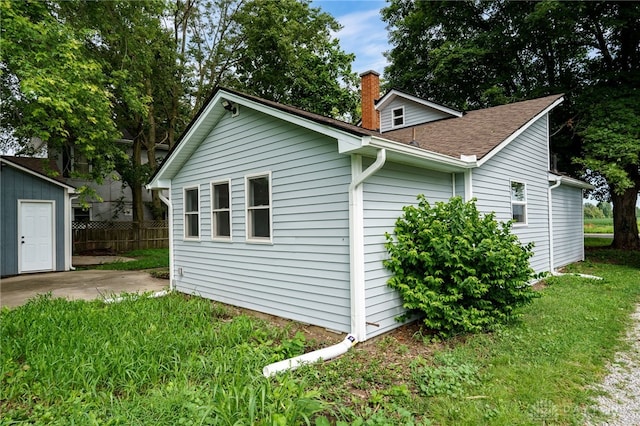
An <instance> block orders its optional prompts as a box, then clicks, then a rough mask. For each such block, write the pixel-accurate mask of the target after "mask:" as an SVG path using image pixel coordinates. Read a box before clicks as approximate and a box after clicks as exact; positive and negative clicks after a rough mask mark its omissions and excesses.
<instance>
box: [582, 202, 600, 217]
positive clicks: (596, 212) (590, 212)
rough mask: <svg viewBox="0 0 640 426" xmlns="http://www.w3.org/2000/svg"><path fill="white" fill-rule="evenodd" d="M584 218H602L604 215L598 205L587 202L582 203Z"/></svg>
mask: <svg viewBox="0 0 640 426" xmlns="http://www.w3.org/2000/svg"><path fill="white" fill-rule="evenodd" d="M583 212H584V218H585V219H604V218H605V215H604V213H602V210H600V209H599V208H598V207H596V206H594V205H593V204H591V203H587V204H585V205H584V209H583Z"/></svg>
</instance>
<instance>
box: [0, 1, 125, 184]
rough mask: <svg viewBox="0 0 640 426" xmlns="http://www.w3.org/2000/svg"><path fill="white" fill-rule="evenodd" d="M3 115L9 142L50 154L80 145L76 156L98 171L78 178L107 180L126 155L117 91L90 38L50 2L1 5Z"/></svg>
mask: <svg viewBox="0 0 640 426" xmlns="http://www.w3.org/2000/svg"><path fill="white" fill-rule="evenodd" d="M0 5H1V8H2V17H1V19H2V20H1V23H0V27H1V28H2V37H0V62H1V63H2V67H1V70H0V82H1V84H0V88H1V89H0V93H1V95H2V102H3V106H2V109H1V111H0V118H1V119H2V123H3V126H5V130H7V131H5V132H2V135H1V137H2V143H3V144H4V145H7V144H10V143H11V141H12V140H14V139H15V140H17V141H18V144H19V148H25V146H29V143H30V142H31V140H32V138H38V139H40V140H41V141H44V142H45V143H46V144H47V146H48V148H49V153H50V154H51V153H52V152H58V153H60V152H62V150H63V147H64V146H65V144H67V143H69V142H71V143H73V144H74V145H75V147H76V151H75V154H76V155H81V156H83V157H85V158H86V159H87V160H88V161H89V162H90V164H91V165H92V167H91V169H90V171H89V170H87V171H86V172H85V173H84V174H83V175H80V174H79V173H77V172H76V175H77V176H76V177H81V178H84V179H90V180H94V179H95V180H97V181H101V179H102V178H104V177H105V176H106V175H107V174H108V173H110V172H111V170H113V167H114V162H115V160H116V159H117V158H119V157H120V156H122V153H121V152H120V150H119V149H118V148H117V147H115V146H114V144H113V140H114V139H116V138H117V137H118V132H117V127H116V125H115V122H114V120H113V110H112V103H113V101H114V93H113V92H112V91H111V90H110V88H109V81H108V79H107V77H106V76H105V74H104V70H103V69H102V65H101V64H100V62H98V61H96V60H94V59H93V58H91V56H90V55H88V53H87V50H86V49H85V48H84V46H83V43H82V39H83V37H84V33H83V32H82V31H80V30H78V29H76V28H73V27H71V26H69V25H65V24H63V23H62V22H60V21H59V20H58V19H56V15H57V10H56V8H55V5H53V4H52V3H50V2H38V1H25V2H22V1H8V0H2V2H0Z"/></svg>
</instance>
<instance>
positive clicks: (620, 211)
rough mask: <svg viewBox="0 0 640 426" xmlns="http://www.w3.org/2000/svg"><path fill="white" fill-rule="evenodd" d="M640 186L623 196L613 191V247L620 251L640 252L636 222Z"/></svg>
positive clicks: (629, 190)
mask: <svg viewBox="0 0 640 426" xmlns="http://www.w3.org/2000/svg"><path fill="white" fill-rule="evenodd" d="M638 189H640V188H639V187H638V185H636V186H634V187H632V188H629V189H627V190H626V191H624V193H622V194H616V193H615V191H613V190H612V191H611V201H612V202H613V243H612V244H611V247H613V248H616V249H620V250H640V237H638V223H637V220H636V202H637V200H638Z"/></svg>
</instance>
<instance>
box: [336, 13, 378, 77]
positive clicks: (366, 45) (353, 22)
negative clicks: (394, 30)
mask: <svg viewBox="0 0 640 426" xmlns="http://www.w3.org/2000/svg"><path fill="white" fill-rule="evenodd" d="M336 19H337V20H338V22H340V24H341V25H342V27H343V28H342V30H340V31H338V32H337V33H336V34H335V37H337V38H338V39H339V40H340V46H341V47H342V50H344V51H345V52H349V53H355V55H356V60H355V61H354V62H353V66H352V67H353V70H354V71H355V72H358V73H361V72H364V71H368V70H374V71H377V72H379V73H382V72H383V71H384V67H385V66H386V65H388V62H387V59H386V58H385V57H384V55H383V52H385V51H387V50H389V44H388V42H387V30H386V28H385V24H384V22H382V20H381V19H380V8H378V7H376V8H375V9H369V10H361V11H358V12H354V13H349V14H346V15H342V16H336Z"/></svg>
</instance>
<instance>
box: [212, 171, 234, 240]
mask: <svg viewBox="0 0 640 426" xmlns="http://www.w3.org/2000/svg"><path fill="white" fill-rule="evenodd" d="M211 237H212V238H215V239H224V240H230V239H231V182H230V181H229V180H225V181H219V182H211Z"/></svg>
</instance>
